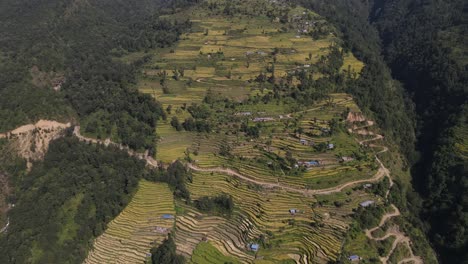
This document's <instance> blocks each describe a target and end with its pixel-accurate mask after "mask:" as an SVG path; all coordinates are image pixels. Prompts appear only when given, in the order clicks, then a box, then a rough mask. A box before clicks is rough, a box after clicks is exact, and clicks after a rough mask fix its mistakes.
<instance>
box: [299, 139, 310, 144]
mask: <svg viewBox="0 0 468 264" xmlns="http://www.w3.org/2000/svg"><path fill="white" fill-rule="evenodd" d="M299 142H301V144H302V145H307V144H308V143H309V142H308V141H307V140H305V139H301V140H299Z"/></svg>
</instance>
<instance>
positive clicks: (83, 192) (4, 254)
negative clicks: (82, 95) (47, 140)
mask: <svg viewBox="0 0 468 264" xmlns="http://www.w3.org/2000/svg"><path fill="white" fill-rule="evenodd" d="M0 147H1V150H2V152H6V151H8V149H9V147H8V144H1V145H0ZM0 166H1V167H0V168H1V169H2V171H6V172H8V173H9V174H10V175H11V177H10V180H11V182H12V185H13V186H14V187H15V190H14V193H13V195H12V197H10V198H9V199H10V201H11V202H13V203H15V209H14V210H12V211H11V213H10V215H9V217H10V223H11V224H10V227H9V230H8V233H7V234H6V235H4V236H1V237H0V262H1V263H81V262H82V261H83V260H84V258H85V257H86V255H87V252H88V251H89V249H90V247H91V245H92V241H93V239H94V238H95V237H97V236H99V235H100V234H102V233H103V232H104V230H105V228H106V225H107V224H108V223H109V222H110V221H111V220H112V219H114V218H115V217H116V216H117V215H118V214H119V213H120V212H121V211H122V209H123V208H124V207H125V206H126V205H127V204H128V203H129V202H130V199H131V197H132V195H133V193H134V191H136V187H137V185H138V182H139V180H140V179H142V178H146V179H148V180H151V181H158V182H167V183H168V184H169V185H170V186H171V187H172V188H173V190H174V195H175V196H176V197H181V198H184V199H188V197H189V193H188V191H187V189H186V187H185V181H186V180H187V178H188V173H187V171H186V169H185V167H184V166H183V165H182V163H180V162H175V163H173V164H172V165H171V166H170V167H169V168H168V169H167V170H166V169H162V168H159V169H155V170H148V169H146V168H145V162H144V161H141V160H138V159H136V158H131V157H129V156H128V154H127V153H126V152H125V151H121V150H119V149H118V148H107V147H104V146H101V145H89V144H86V143H81V142H79V141H78V139H76V138H73V137H65V138H62V139H58V140H56V141H54V142H53V143H52V144H51V145H50V149H49V151H48V153H47V155H46V157H45V159H44V161H43V162H38V163H36V164H34V167H33V169H32V171H31V172H29V173H26V170H25V169H26V167H25V163H24V161H22V160H21V159H17V158H14V156H12V157H11V158H10V159H2V160H0ZM32 205H34V206H32ZM167 263H170V262H167Z"/></svg>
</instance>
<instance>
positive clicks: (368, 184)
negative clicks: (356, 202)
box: [362, 183, 372, 189]
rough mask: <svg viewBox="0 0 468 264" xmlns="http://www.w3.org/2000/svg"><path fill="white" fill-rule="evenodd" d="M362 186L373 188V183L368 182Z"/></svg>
mask: <svg viewBox="0 0 468 264" xmlns="http://www.w3.org/2000/svg"><path fill="white" fill-rule="evenodd" d="M362 187H364V188H366V189H367V188H371V187H372V184H370V183H366V184H364V185H363V186H362Z"/></svg>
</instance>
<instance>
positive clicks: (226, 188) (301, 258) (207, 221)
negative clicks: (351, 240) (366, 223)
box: [176, 172, 370, 263]
mask: <svg viewBox="0 0 468 264" xmlns="http://www.w3.org/2000/svg"><path fill="white" fill-rule="evenodd" d="M193 178H194V180H193V183H190V184H189V189H190V192H191V194H192V196H193V199H197V198H199V197H201V196H204V195H206V194H207V193H209V194H210V195H217V194H221V193H226V194H229V195H231V196H232V197H233V200H234V204H236V209H235V211H234V213H233V214H232V215H231V216H229V217H228V218H222V217H215V216H207V215H204V214H202V213H200V212H197V211H196V210H194V209H190V208H186V210H184V213H183V214H182V215H180V216H179V217H178V219H177V223H176V226H177V227H176V232H177V234H178V236H177V238H178V240H177V243H178V248H179V251H181V252H182V253H183V254H187V255H192V251H194V250H195V251H194V252H193V255H192V256H194V255H196V254H199V253H197V250H198V249H197V245H199V243H206V242H204V241H208V242H209V243H210V244H211V245H212V246H213V247H214V248H216V249H217V251H219V252H221V253H222V255H224V256H233V257H235V258H236V259H238V260H240V261H242V262H247V263H250V262H255V263H257V262H258V263H277V262H278V261H279V260H283V259H296V260H297V261H298V262H300V263H305V262H307V261H311V260H314V262H326V260H330V259H334V257H336V256H337V254H338V253H339V250H340V245H341V242H340V237H342V236H343V234H344V232H345V231H346V228H347V223H348V222H349V219H348V215H349V214H350V213H351V211H352V208H355V207H356V205H357V203H358V202H360V201H362V200H365V199H369V197H370V196H369V195H368V194H367V193H365V192H356V193H355V194H354V195H352V196H349V195H346V194H340V195H336V196H323V197H322V196H321V197H319V199H325V198H324V197H326V199H328V201H327V202H323V201H322V202H323V205H321V206H318V203H317V202H318V200H316V199H314V198H307V197H304V196H302V195H300V194H296V193H290V192H286V191H282V190H274V191H272V190H266V189H263V188H261V187H259V186H255V185H252V184H246V183H244V182H242V181H240V180H238V179H236V178H232V177H231V176H226V175H222V174H218V173H199V172H196V173H194V177H193ZM345 200H346V201H345ZM333 202H342V203H343V205H342V206H340V207H339V208H337V207H336V206H334V205H333ZM290 209H296V210H297V213H296V214H291V213H290V211H289V210H290ZM262 237H263V239H262ZM258 241H261V242H259V243H261V244H262V247H261V249H260V250H259V251H258V252H257V253H256V255H257V256H256V257H255V256H254V254H253V252H251V251H249V250H248V249H247V247H248V245H249V244H250V243H252V242H258ZM217 255H219V254H217ZM192 258H193V257H192ZM259 259H261V261H260V260H259ZM212 263H216V262H212Z"/></svg>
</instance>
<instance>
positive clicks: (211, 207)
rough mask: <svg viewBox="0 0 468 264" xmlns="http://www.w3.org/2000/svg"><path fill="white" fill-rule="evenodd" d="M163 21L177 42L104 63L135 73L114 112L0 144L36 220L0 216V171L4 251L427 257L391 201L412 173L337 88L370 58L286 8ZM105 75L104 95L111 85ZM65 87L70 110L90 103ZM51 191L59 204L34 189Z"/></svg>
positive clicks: (262, 1) (95, 111)
mask: <svg viewBox="0 0 468 264" xmlns="http://www.w3.org/2000/svg"><path fill="white" fill-rule="evenodd" d="M170 10H171V11H170V12H165V13H164V14H162V15H161V16H160V18H158V19H161V20H160V21H158V22H157V23H159V24H158V25H159V26H160V27H161V28H174V29H176V30H177V31H179V30H180V32H178V33H177V34H175V36H176V38H177V39H176V40H177V41H175V40H174V41H168V43H167V44H166V43H165V44H161V43H163V42H164V41H161V40H159V41H160V42H159V44H160V45H153V44H151V45H150V44H148V45H143V46H145V48H144V49H136V48H135V49H134V50H131V51H130V49H128V50H126V49H123V48H122V47H115V48H113V49H112V50H111V51H110V53H109V54H111V56H110V58H109V60H110V61H112V62H113V63H115V64H116V65H121V66H118V67H117V66H116V67H115V69H113V71H115V72H118V71H119V70H120V69H124V68H125V67H128V68H125V69H128V72H131V73H132V74H134V77H135V78H132V77H128V76H125V77H119V78H120V79H119V78H116V79H118V80H119V82H120V86H119V85H115V86H116V87H120V88H122V87H125V89H128V90H125V89H124V88H122V90H123V91H124V92H122V94H119V96H120V97H119V100H120V99H122V98H124V99H127V100H129V101H131V105H129V106H128V105H125V110H122V112H120V111H121V110H120V109H119V107H123V106H122V105H123V103H122V102H120V104H119V103H118V102H117V99H116V103H115V105H114V103H113V102H112V103H110V105H111V106H109V108H105V109H99V108H96V107H95V106H94V105H92V104H91V103H89V104H88V103H86V104H83V105H80V106H79V107H77V109H80V110H79V111H77V112H78V113H77V116H79V118H77V119H73V120H70V122H69V123H60V122H58V121H52V120H46V119H40V120H38V122H36V123H35V124H27V125H23V126H20V127H19V128H17V129H14V130H11V131H9V132H5V133H2V134H0V147H2V148H1V149H2V150H3V151H5V152H6V151H8V152H10V151H11V153H15V154H12V156H14V157H15V158H16V157H18V158H19V159H20V160H21V161H24V167H25V169H24V170H20V173H18V174H17V175H16V174H15V173H16V170H9V172H10V174H14V175H15V177H12V178H14V181H15V182H14V184H15V185H14V186H15V191H17V192H18V191H23V192H20V193H21V194H20V195H17V196H12V197H14V198H15V199H17V200H18V204H19V207H20V209H15V210H13V211H14V212H17V211H16V210H18V212H21V213H22V214H25V215H27V216H29V217H33V216H34V215H40V219H39V220H38V221H37V223H36V222H34V223H33V224H28V223H23V220H21V219H22V218H21V217H20V216H21V215H20V214H18V213H16V214H15V213H13V214H12V217H11V218H9V217H8V215H9V214H10V212H9V211H10V210H11V207H12V206H14V204H13V205H12V204H11V203H8V202H7V197H8V196H9V195H10V192H11V190H10V187H9V185H8V184H9V183H8V182H7V181H6V180H4V179H3V174H1V173H2V172H1V171H0V183H3V182H5V184H3V186H5V187H2V188H0V228H1V227H3V226H5V227H4V228H2V229H1V232H0V233H2V234H0V239H3V240H0V242H4V243H7V241H9V239H11V240H12V241H13V242H15V243H16V244H12V246H11V247H14V248H15V249H14V250H18V251H20V250H21V252H22V253H21V254H22V255H21V257H22V258H21V259H20V260H24V262H31V263H41V262H44V261H46V260H51V261H61V260H64V259H66V258H67V257H66V256H63V257H62V256H60V254H58V253H57V252H56V251H60V250H63V251H67V254H68V251H69V252H72V253H70V254H73V260H72V261H71V262H73V263H75V262H82V263H159V262H158V261H161V259H165V261H166V262H167V263H179V262H178V261H180V260H181V259H182V260H184V261H185V263H193V264H198V263H199V264H204V263H257V264H269V263H271V264H273V263H282V264H289V263H301V264H306V263H383V264H387V263H389V264H390V263H394V264H395V263H398V264H400V263H414V264H420V263H435V262H433V261H432V259H427V260H426V259H425V257H426V255H422V254H421V253H422V252H423V251H424V247H422V246H420V244H418V243H419V241H417V242H416V241H414V240H412V237H411V235H410V234H407V233H406V231H407V230H408V229H409V228H408V225H409V224H408V222H406V220H402V218H403V214H404V212H403V211H401V212H400V209H399V208H398V207H397V205H398V203H397V202H401V201H399V200H398V199H396V198H395V193H394V192H395V186H396V185H397V187H398V188H402V187H401V186H400V184H399V183H395V182H396V181H397V180H398V181H401V180H402V179H403V180H404V181H407V182H409V179H408V178H404V177H405V175H403V176H402V173H400V170H403V169H401V168H398V175H396V173H395V172H393V171H392V169H393V168H394V167H396V166H399V165H400V164H398V162H400V160H399V158H398V159H395V160H392V157H394V156H395V155H396V156H398V155H399V152H398V151H399V149H398V148H397V147H395V144H394V142H393V141H392V139H389V138H387V131H384V130H383V129H382V128H380V127H379V121H381V120H380V119H379V117H378V116H376V115H375V114H374V113H373V112H372V110H373V109H365V108H361V107H359V105H358V102H359V100H368V98H366V97H364V96H363V98H364V99H363V98H357V97H356V94H351V93H350V89H349V87H351V86H353V87H354V86H356V85H358V84H359V80H360V78H361V75H362V74H364V70H365V69H366V67H367V65H366V64H365V63H364V61H361V60H360V59H358V57H359V56H355V54H354V53H353V52H355V50H353V49H351V48H350V47H349V46H348V45H347V44H346V41H345V40H344V37H343V34H342V33H341V32H340V30H338V29H337V28H336V27H335V26H334V25H333V24H331V23H330V22H329V21H327V20H326V19H325V18H324V17H322V16H320V15H319V14H317V13H315V12H313V11H311V10H309V9H306V8H304V7H301V6H300V5H296V4H291V3H289V2H288V1H282V0H251V1H247V0H233V1H228V0H204V1H197V2H196V3H193V4H191V5H188V6H184V8H176V7H173V8H172V9H170ZM161 25H162V26H161ZM174 25H184V26H180V27H177V26H174ZM135 27H136V26H135ZM162 32H164V31H162ZM172 33H173V32H172ZM161 34H162V37H160V36H158V37H160V38H164V34H163V33H161ZM167 37H168V38H169V37H170V38H173V37H174V35H170V36H169V35H168V36H167ZM126 40H128V39H126ZM119 41H121V42H124V41H123V40H119ZM142 41H144V40H142ZM146 41H148V42H150V41H149V40H146ZM155 42H156V43H158V42H157V41H155ZM151 43H152V42H151ZM129 74H130V73H129ZM91 75H92V74H91ZM75 77H76V76H75ZM101 77H102V76H101ZM101 77H100V80H101V81H102V82H103V83H104V84H105V85H103V86H104V87H111V86H112V85H110V83H111V82H112V79H113V78H114V76H113V75H112V74H104V75H103V77H102V78H101ZM76 78H77V80H78V81H77V83H79V82H84V83H86V81H89V80H91V79H92V78H87V77H86V76H84V77H82V76H80V77H76ZM88 79H89V80H88ZM68 85H69V86H67V85H64V86H63V87H64V88H63V89H64V90H65V92H66V91H67V90H66V89H71V90H73V89H72V88H73V84H68ZM106 85H109V86H106ZM127 86H128V87H127ZM67 87H68V88H67ZM61 89H62V88H60V89H59V90H56V92H57V93H60V92H61V91H60V90H61ZM74 92H75V93H76V94H73V93H71V95H70V94H67V95H66V98H67V99H69V100H71V101H72V102H74V103H76V102H78V101H79V100H82V101H83V102H87V100H89V101H93V100H96V102H97V101H98V99H96V98H98V97H97V95H96V94H97V92H96V94H95V95H86V96H84V95H83V97H80V96H81V95H80V94H79V92H77V91H74ZM77 94H78V95H77ZM115 94H117V93H115ZM115 94H112V96H116V95H115ZM109 96H110V94H109ZM388 96H391V95H388ZM77 98H78V99H77ZM116 98H117V96H116ZM73 100H75V101H73ZM99 100H101V98H99ZM102 101H103V102H108V101H104V100H102ZM93 103H95V101H93ZM382 103H384V102H382ZM80 107H81V108H80ZM106 107H107V105H106ZM90 109H92V110H90ZM113 109H119V110H118V111H119V112H117V111H115V112H114V110H113ZM80 111H81V112H80ZM84 113H86V114H84ZM141 124H144V125H141ZM139 126H140V127H139ZM49 146H50V147H49ZM461 148H462V147H461ZM50 149H52V150H50ZM49 151H50V153H48V152H49ZM61 152H63V153H64V154H63V157H62V155H61ZM111 153H112V154H111ZM398 157H400V156H398ZM62 158H63V160H62ZM9 162H10V161H9ZM14 162H16V163H18V164H19V163H20V161H16V160H15V161H11V162H10V163H14ZM10 163H6V162H5V164H8V166H10ZM68 163H70V164H71V166H68V165H67V164H68ZM18 166H19V165H18ZM5 167H7V166H5ZM11 167H14V166H11ZM8 168H9V167H8ZM9 169H10V168H9ZM15 169H16V167H15ZM68 175H72V176H71V177H68ZM30 176H34V177H36V178H37V180H36V178H29V177H30ZM114 176H115V178H114ZM5 179H6V177H5ZM55 179H57V182H55ZM44 183H45V184H46V186H47V187H44V185H41V184H44ZM49 185H50V189H51V190H54V191H57V190H60V191H57V193H58V194H57V197H59V198H58V199H57V200H55V199H54V198H53V195H44V194H43V193H47V192H48V191H49V190H48V189H47V188H49ZM59 187H60V188H59ZM54 188H55V189H54ZM65 189H66V190H68V191H64V190H65ZM24 190H33V191H32V192H31V194H29V193H27V192H24ZM108 190H111V192H110V193H108ZM398 190H400V189H398ZM112 191H118V192H119V193H118V194H116V193H112ZM42 199H43V200H42ZM405 199H406V198H405ZM35 200H39V201H40V206H42V208H53V209H54V210H53V211H52V212H51V215H52V216H51V218H52V219H53V220H54V221H56V222H57V223H58V224H57V226H56V227H54V226H52V224H51V223H48V218H47V216H46V214H45V212H44V211H41V212H36V211H31V212H29V210H28V207H27V205H26V204H27V203H31V202H32V201H35ZM25 201H26V202H25ZM50 201H54V202H53V203H52V202H50ZM47 206H49V207H47ZM38 208H39V207H38ZM38 210H39V209H38ZM15 220H16V221H17V222H18V221H20V222H21V223H20V225H17V223H16V222H15ZM21 225H22V227H23V229H21V228H20V227H21ZM19 226H20V227H19ZM43 233H44V234H45V235H43ZM2 236H3V237H2ZM23 236H24V237H26V238H29V237H30V238H33V239H31V241H29V240H28V239H26V240H27V241H26V242H25V243H28V244H22V243H23V241H22V239H19V237H21V238H22V237H23ZM36 238H37V240H38V241H39V240H40V241H42V242H44V241H47V240H48V239H49V240H50V241H52V242H51V245H53V246H50V247H53V250H50V248H49V245H46V246H44V245H45V244H44V243H42V244H41V243H38V242H37V241H36V240H35V239H36ZM25 245H26V246H25ZM75 245H79V247H77V248H74V247H75ZM24 252H26V253H24ZM50 252H52V253H50ZM427 254H432V253H427ZM8 257H9V259H10V260H12V259H14V258H15V256H8ZM5 259H6V257H5ZM0 260H1V258H0ZM176 260H177V261H176ZM20 262H21V261H20ZM166 262H164V261H163V262H162V263H166Z"/></svg>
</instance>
